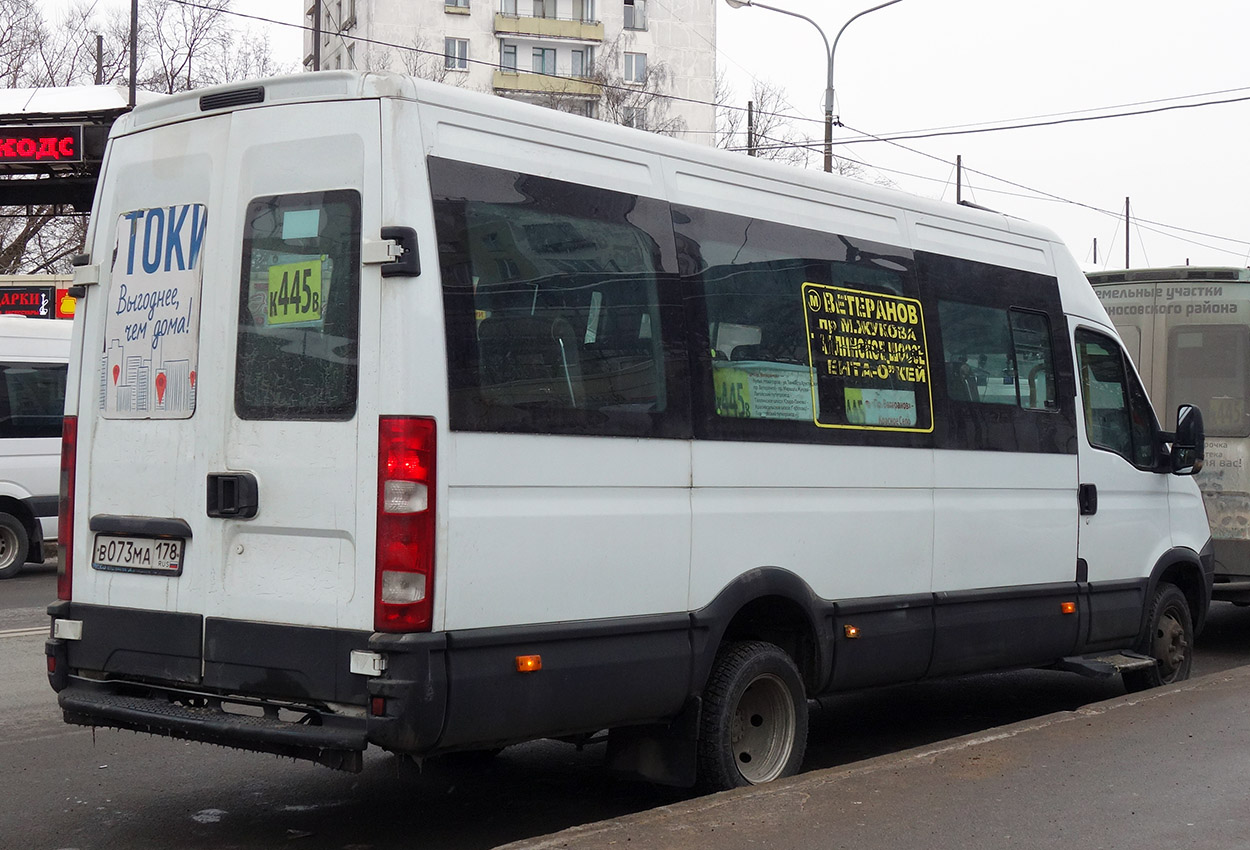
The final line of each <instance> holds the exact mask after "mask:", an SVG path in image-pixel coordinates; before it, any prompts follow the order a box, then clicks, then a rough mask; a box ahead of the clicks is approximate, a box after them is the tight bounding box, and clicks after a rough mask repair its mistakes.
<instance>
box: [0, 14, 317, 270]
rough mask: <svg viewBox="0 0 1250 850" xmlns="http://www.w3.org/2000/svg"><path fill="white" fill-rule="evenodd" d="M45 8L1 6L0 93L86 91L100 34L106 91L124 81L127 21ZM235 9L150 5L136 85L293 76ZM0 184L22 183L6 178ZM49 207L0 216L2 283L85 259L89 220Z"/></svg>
mask: <svg viewBox="0 0 1250 850" xmlns="http://www.w3.org/2000/svg"><path fill="white" fill-rule="evenodd" d="M40 6H41V2H40V0H0V86H3V87H7V88H19V87H25V88H29V87H43V86H67V85H90V84H91V83H92V82H94V80H95V72H96V35H97V34H99V35H102V36H104V52H103V55H102V57H101V59H102V65H103V69H102V70H103V82H104V83H106V84H111V83H118V82H122V81H124V80H126V79H127V78H128V75H129V70H130V55H129V37H130V19H129V15H128V14H127V13H126V11H124V10H120V9H116V10H113V11H112V12H110V13H109V14H107V15H101V14H100V10H99V8H98V6H99V4H98V3H96V2H93V0H73V2H71V3H70V4H69V5H68V6H66V7H65V8H64V9H63V10H62V11H61V13H60V15H59V17H58V18H57V19H56V20H54V21H49V20H47V19H45V17H44V16H43V15H42V14H41V9H40ZM229 6H230V0H197V3H196V4H195V5H187V4H183V3H178V2H175V0H144V2H143V4H141V6H140V10H141V16H140V21H139V31H138V33H137V40H138V45H139V50H138V57H139V86H140V87H141V88H144V89H147V90H151V91H160V92H165V93H172V92H176V91H184V90H186V89H190V88H199V87H201V86H205V85H213V84H216V83H225V82H232V81H234V80H239V79H243V78H248V77H257V76H267V75H270V74H274V73H282V72H284V71H293V70H294V69H293V68H281V67H278V66H277V64H276V63H275V62H274V60H273V58H272V54H271V53H270V49H269V44H268V41H267V40H266V39H265V38H263V37H262V36H260V35H258V34H257V33H255V32H252V31H250V30H247V29H245V28H243V27H240V26H238V25H236V23H235V22H234V20H233V19H231V18H230V16H229V15H228V14H227V13H228V11H229ZM0 179H8V180H13V179H20V178H17V177H5V178H0ZM71 213H72V211H70V210H66V209H62V208H59V207H52V206H27V207H0V274H18V273H40V272H58V273H64V272H67V271H69V269H70V259H71V258H72V257H73V255H74V254H77V253H78V252H79V251H81V250H82V248H81V246H82V244H83V240H84V239H85V237H86V225H87V222H86V217H85V216H82V215H73V214H71Z"/></svg>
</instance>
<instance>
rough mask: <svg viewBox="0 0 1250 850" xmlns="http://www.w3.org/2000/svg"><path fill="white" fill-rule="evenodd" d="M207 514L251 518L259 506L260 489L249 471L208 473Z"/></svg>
mask: <svg viewBox="0 0 1250 850" xmlns="http://www.w3.org/2000/svg"><path fill="white" fill-rule="evenodd" d="M207 505H208V515H209V516H211V517H218V518H221V519H251V518H252V517H254V516H256V511H257V510H258V509H259V508H260V489H259V487H258V486H257V484H256V476H255V475H253V474H252V473H250V472H210V473H209V474H208V495H207Z"/></svg>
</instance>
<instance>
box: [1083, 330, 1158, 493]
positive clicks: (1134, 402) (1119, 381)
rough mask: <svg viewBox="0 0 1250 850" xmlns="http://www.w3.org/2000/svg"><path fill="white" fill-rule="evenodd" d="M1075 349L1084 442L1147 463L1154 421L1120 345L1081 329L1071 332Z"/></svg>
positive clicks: (1151, 454) (1149, 463) (1152, 451)
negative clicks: (1074, 334)
mask: <svg viewBox="0 0 1250 850" xmlns="http://www.w3.org/2000/svg"><path fill="white" fill-rule="evenodd" d="M1076 353H1077V372H1078V374H1079V379H1080V385H1081V398H1082V401H1083V404H1084V409H1085V432H1086V435H1087V436H1088V438H1089V442H1090V445H1092V446H1094V447H1096V448H1100V449H1106V450H1108V451H1112V452H1115V453H1116V454H1119V455H1122V456H1123V457H1124V458H1125V459H1126V460H1128V461H1129V462H1130V463H1133V464H1134V465H1136V466H1140V467H1142V468H1146V469H1150V468H1153V467H1154V465H1155V460H1156V458H1155V433H1156V431H1157V428H1158V425H1157V423H1156V422H1155V417H1154V411H1153V410H1152V409H1151V407H1150V402H1149V401H1148V400H1147V398H1146V393H1145V391H1144V390H1143V389H1142V388H1141V384H1140V383H1139V382H1138V380H1137V377H1136V375H1134V374H1133V373H1132V372H1131V371H1130V370H1129V369H1128V368H1127V366H1126V363H1125V357H1124V353H1123V352H1122V351H1121V350H1120V346H1119V345H1117V344H1116V342H1115V340H1113V339H1111V338H1110V337H1107V336H1104V335H1102V334H1100V333H1096V332H1094V331H1090V330H1084V329H1082V330H1078V331H1077V332H1076Z"/></svg>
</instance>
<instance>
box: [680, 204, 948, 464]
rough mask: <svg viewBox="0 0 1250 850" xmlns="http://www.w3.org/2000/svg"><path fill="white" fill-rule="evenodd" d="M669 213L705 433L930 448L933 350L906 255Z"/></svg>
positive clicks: (750, 223) (743, 222) (763, 224)
mask: <svg viewBox="0 0 1250 850" xmlns="http://www.w3.org/2000/svg"><path fill="white" fill-rule="evenodd" d="M673 218H674V222H675V226H676V232H677V236H678V263H679V266H680V268H681V270H682V275H683V278H684V279H685V281H686V282H687V293H688V298H689V299H690V302H689V306H690V307H691V312H690V314H689V318H688V322H690V323H691V324H692V325H693V326H695V327H697V328H698V329H699V333H698V334H692V336H693V337H694V343H693V349H694V353H695V356H696V360H697V361H698V368H697V369H696V373H695V380H696V385H695V394H696V398H698V399H701V400H702V402H703V408H704V412H703V415H702V416H701V417H700V421H701V422H702V424H703V426H704V428H705V429H706V430H707V436H711V437H724V438H729V439H739V438H744V439H761V440H776V441H793V442H812V441H827V440H828V441H838V442H850V443H867V442H874V443H884V444H888V445H926V444H927V443H928V439H929V438H928V436H927V435H928V434H929V433H930V432H931V431H932V430H933V409H932V390H931V385H932V382H931V375H930V371H929V350H928V341H927V338H926V336H925V333H926V329H925V312H924V307H923V305H922V304H921V301H920V298H919V293H918V292H917V289H916V282H915V278H914V275H912V274H911V271H910V268H909V261H910V258H909V257H907V256H906V255H905V254H901V253H900V252H899V251H898V249H892V248H887V247H885V246H881V245H873V244H869V243H866V242H862V241H860V240H854V241H852V240H850V239H846V238H831V237H830V236H829V235H828V234H824V233H820V232H816V231H810V230H805V229H801V228H797V227H789V226H786V225H781V224H776V223H774V222H767V221H762V220H759V219H751V218H746V217H742V216H736V215H731V214H727V213H718V212H711V211H708V210H699V209H694V208H689V207H680V208H675V209H674V213H673ZM703 329H706V334H707V335H706V337H702V333H703ZM700 337H702V338H700ZM704 340H706V344H704V342H703V341H704Z"/></svg>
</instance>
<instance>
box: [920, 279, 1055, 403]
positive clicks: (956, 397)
mask: <svg viewBox="0 0 1250 850" xmlns="http://www.w3.org/2000/svg"><path fill="white" fill-rule="evenodd" d="M938 315H939V316H940V318H941V335H942V348H943V349H944V350H945V352H946V362H945V363H944V364H943V368H944V369H945V371H946V389H947V393H948V394H949V396H950V398H951V399H952V400H953V401H964V402H977V403H980V404H1003V405H1011V406H1013V407H1019V408H1023V409H1025V410H1053V409H1055V407H1056V399H1055V367H1054V360H1055V358H1054V354H1053V351H1052V348H1051V339H1050V322H1049V321H1048V320H1047V318H1046V316H1045V314H1043V313H1034V312H1028V311H1024V310H1015V309H1002V308H998V307H984V306H981V305H978V304H961V303H958V302H954V301H940V302H938Z"/></svg>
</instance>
